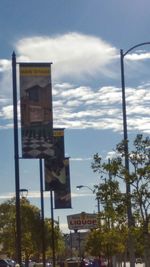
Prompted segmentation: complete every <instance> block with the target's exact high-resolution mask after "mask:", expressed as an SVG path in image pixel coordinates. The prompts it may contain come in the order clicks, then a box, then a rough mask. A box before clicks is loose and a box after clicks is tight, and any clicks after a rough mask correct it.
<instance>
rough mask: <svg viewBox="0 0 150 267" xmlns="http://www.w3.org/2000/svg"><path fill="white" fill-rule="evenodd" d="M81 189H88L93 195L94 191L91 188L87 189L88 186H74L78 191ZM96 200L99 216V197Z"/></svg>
mask: <svg viewBox="0 0 150 267" xmlns="http://www.w3.org/2000/svg"><path fill="white" fill-rule="evenodd" d="M83 187H86V188H88V189H89V190H90V191H91V192H92V193H93V194H94V193H95V191H94V190H93V189H92V188H91V187H89V186H88V185H77V186H76V188H77V189H78V190H80V189H81V188H83ZM96 200H97V211H98V214H99V213H100V199H99V197H97V198H96Z"/></svg>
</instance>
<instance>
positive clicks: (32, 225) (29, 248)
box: [0, 198, 61, 262]
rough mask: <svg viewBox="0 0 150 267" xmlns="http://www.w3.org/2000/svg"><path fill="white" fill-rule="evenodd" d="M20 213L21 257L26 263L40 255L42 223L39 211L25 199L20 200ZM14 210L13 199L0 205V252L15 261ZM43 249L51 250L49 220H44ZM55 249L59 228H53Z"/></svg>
mask: <svg viewBox="0 0 150 267" xmlns="http://www.w3.org/2000/svg"><path fill="white" fill-rule="evenodd" d="M20 211H21V246H22V248H21V249H22V256H23V257H24V258H25V260H26V262H28V259H29V258H30V257H32V258H36V259H39V258H40V257H41V253H42V242H41V240H42V238H43V237H42V233H43V232H42V227H41V225H42V222H41V216H40V210H39V208H37V207H36V206H34V205H31V204H30V202H29V201H28V200H27V199H26V198H22V199H20ZM15 220H16V209H15V198H13V199H11V200H8V201H6V202H4V203H2V204H1V205H0V243H1V244H2V252H4V253H5V254H7V255H8V257H10V258H14V259H15V247H16V222H15ZM44 226H45V229H44V232H45V237H46V238H45V247H46V250H47V251H48V250H49V249H51V247H52V244H51V232H52V231H51V229H52V228H51V220H50V219H45V222H44ZM54 234H55V242H56V249H57V248H58V245H57V244H58V239H59V238H60V236H61V233H60V231H59V228H58V227H57V226H55V228H54Z"/></svg>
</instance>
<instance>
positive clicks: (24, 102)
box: [19, 63, 54, 158]
mask: <svg viewBox="0 0 150 267" xmlns="http://www.w3.org/2000/svg"><path fill="white" fill-rule="evenodd" d="M19 67H20V106H21V137H22V157H23V158H45V157H49V156H51V157H52V156H54V150H53V115H52V88H51V87H52V86H51V64H50V63H20V64H19Z"/></svg>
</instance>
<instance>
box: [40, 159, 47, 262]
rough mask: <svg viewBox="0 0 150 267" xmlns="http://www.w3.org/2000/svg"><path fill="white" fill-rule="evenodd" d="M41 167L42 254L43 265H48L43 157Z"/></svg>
mask: <svg viewBox="0 0 150 267" xmlns="http://www.w3.org/2000/svg"><path fill="white" fill-rule="evenodd" d="M39 167H40V192H41V223H42V255H43V266H44V267H45V265H46V260H45V228H44V227H45V224H44V197H43V168H42V159H39Z"/></svg>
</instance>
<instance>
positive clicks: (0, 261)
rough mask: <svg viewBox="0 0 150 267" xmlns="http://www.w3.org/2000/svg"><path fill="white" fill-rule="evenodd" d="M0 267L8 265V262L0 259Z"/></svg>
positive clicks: (8, 266) (7, 266)
mask: <svg viewBox="0 0 150 267" xmlns="http://www.w3.org/2000/svg"><path fill="white" fill-rule="evenodd" d="M0 267H10V264H9V262H8V261H7V260H4V259H0Z"/></svg>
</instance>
